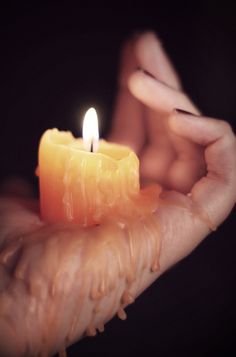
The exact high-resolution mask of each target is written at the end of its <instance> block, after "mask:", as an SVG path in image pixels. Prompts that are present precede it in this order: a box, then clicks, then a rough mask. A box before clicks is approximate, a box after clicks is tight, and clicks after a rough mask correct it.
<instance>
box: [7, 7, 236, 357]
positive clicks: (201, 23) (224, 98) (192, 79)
mask: <svg viewBox="0 0 236 357" xmlns="http://www.w3.org/2000/svg"><path fill="white" fill-rule="evenodd" d="M235 10H236V9H235V7H233V6H229V5H228V4H227V2H224V3H221V4H219V3H218V5H216V3H212V4H210V3H209V2H204V3H201V2H198V3H197V4H195V5H193V3H191V4H190V3H188V2H186V3H185V4H180V3H179V2H178V3H177V2H175V4H174V5H173V4H171V3H170V2H169V3H166V2H165V3H163V2H159V1H156V4H155V7H154V6H153V5H152V6H150V5H149V4H148V3H146V2H145V4H143V6H139V7H138V6H137V4H135V3H132V2H130V3H129V2H128V1H127V4H126V6H121V5H119V6H118V2H116V3H114V5H113V6H112V5H111V4H110V6H109V7H105V6H104V5H102V3H100V4H99V6H98V4H97V5H96V6H94V5H93V4H92V3H88V6H87V7H85V6H82V5H79V3H78V2H77V5H76V6H75V5H73V6H72V5H68V3H66V2H65V3H62V2H45V3H37V2H35V1H34V2H32V1H29V2H25V1H24V2H19V3H13V2H8V3H7V5H5V6H2V8H1V14H0V18H1V23H0V27H1V35H0V51H1V57H0V103H1V105H0V130H1V132H0V155H1V156H0V157H1V159H0V169H1V175H0V178H1V179H5V178H6V177H9V176H12V175H18V176H19V175H20V176H23V177H25V178H27V179H28V180H30V181H31V182H33V183H34V184H35V185H36V184H37V181H36V179H35V178H34V169H35V167H36V164H37V147H38V141H39V138H40V136H41V135H42V133H43V132H44V130H45V129H47V128H51V127H57V128H59V129H66V130H71V131H72V132H73V133H74V134H75V135H78V134H79V133H80V120H81V118H82V114H83V113H84V111H85V110H86V109H87V108H88V107H89V106H91V105H93V106H95V107H96V108H97V110H98V113H99V117H100V118H101V120H102V122H103V130H102V133H103V135H105V134H106V133H107V131H108V129H109V123H110V118H111V116H112V108H113V103H114V98H115V92H116V74H117V69H118V60H119V51H120V48H121V45H122V43H123V41H124V40H125V39H126V38H127V37H128V36H129V35H130V34H132V33H134V32H136V31H142V30H144V29H152V30H154V31H156V32H157V33H158V35H159V36H160V38H161V40H162V42H163V44H164V47H165V48H166V50H167V51H168V53H169V54H170V57H171V58H172V60H173V62H174V64H175V66H176V68H177V70H178V72H179V73H180V76H181V78H182V80H183V85H184V88H185V90H186V91H187V92H188V93H189V94H190V96H191V97H192V99H193V100H194V102H195V103H196V104H197V105H198V106H199V107H200V108H201V110H202V112H203V113H205V114H206V115H209V116H213V117H217V118H223V119H225V120H228V121H229V122H230V123H231V125H232V126H233V127H234V129H235V125H236V123H235V113H236V91H235V83H236V45H235V43H236V25H235V22H236V15H235V14H236V11H235ZM234 230H235V229H234V217H233V214H231V216H230V217H229V218H228V219H227V220H226V222H225V223H224V224H223V225H222V226H221V227H220V228H219V229H218V230H217V232H215V233H213V234H212V235H211V236H210V237H209V238H208V239H206V240H205V241H204V242H203V243H202V244H201V245H200V247H199V248H198V249H197V250H196V251H195V252H194V253H193V254H192V255H191V256H189V257H188V258H187V259H185V260H184V261H183V262H181V263H179V264H178V265H177V266H176V267H174V268H173V269H172V270H170V271H169V272H167V273H166V274H165V275H164V276H162V277H161V278H160V279H158V281H157V282H156V283H155V284H153V285H152V287H150V288H149V289H148V290H147V291H146V292H145V293H144V294H142V296H141V297H139V298H138V299H137V301H136V302H135V304H134V305H132V306H130V307H129V308H128V309H127V312H128V320H127V321H126V322H123V321H120V320H118V319H117V318H115V319H113V320H112V321H111V322H109V323H108V324H107V326H106V329H105V332H104V333H103V334H100V335H99V336H98V337H96V338H86V339H83V340H82V341H80V342H79V343H77V344H75V345H74V346H72V347H70V348H69V349H68V354H69V356H88V355H89V356H90V355H93V356H98V355H99V356H100V355H101V356H118V355H135V354H138V353H140V355H143V356H145V355H146V356H151V355H155V356H160V357H162V356H180V355H181V356H229V355H233V353H236V347H235V344H234V341H233V336H234V335H233V332H234V327H233V326H234V325H235V323H236V319H235V317H236V316H235V315H236V309H235V301H236V299H235V298H236V296H235V295H236V294H235V289H234V285H235V283H236V276H235V275H236V269H235V264H236V263H235V252H236V243H235V237H234Z"/></svg>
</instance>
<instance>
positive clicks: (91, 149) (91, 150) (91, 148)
mask: <svg viewBox="0 0 236 357" xmlns="http://www.w3.org/2000/svg"><path fill="white" fill-rule="evenodd" d="M90 152H93V140H91V147H90Z"/></svg>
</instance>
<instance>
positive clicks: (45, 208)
mask: <svg viewBox="0 0 236 357" xmlns="http://www.w3.org/2000/svg"><path fill="white" fill-rule="evenodd" d="M89 113H90V114H91V121H90V122H89V120H88V121H87V125H88V126H87V127H86V128H84V129H83V133H85V134H84V135H85V136H86V135H87V136H86V137H85V138H84V140H83V139H76V138H74V137H73V135H72V134H71V133H70V132H63V131H62V132H60V131H58V130H57V129H51V130H47V131H46V132H45V133H44V134H43V136H42V138H41V141H40V146H39V166H38V174H39V181H40V206H41V215H42V218H43V219H44V220H45V221H47V222H50V223H55V222H73V223H77V224H80V225H83V226H89V225H93V224H96V223H100V222H101V221H102V219H103V218H104V217H107V215H109V214H111V213H112V214H114V213H116V212H122V210H125V209H126V208H127V205H128V204H129V202H130V200H132V199H135V197H136V196H137V195H138V194H139V160H138V158H137V156H136V155H135V153H134V152H133V151H131V150H130V149H129V148H128V147H125V146H121V145H116V144H111V143H108V142H106V141H104V140H100V141H99V143H98V141H97V140H96V139H98V138H96V134H95V135H94V132H93V131H91V136H90V137H89V134H88V131H89V126H91V129H92V124H93V122H94V111H91V110H90V112H89ZM89 149H90V150H94V151H96V150H97V152H93V151H92V152H90V151H89Z"/></svg>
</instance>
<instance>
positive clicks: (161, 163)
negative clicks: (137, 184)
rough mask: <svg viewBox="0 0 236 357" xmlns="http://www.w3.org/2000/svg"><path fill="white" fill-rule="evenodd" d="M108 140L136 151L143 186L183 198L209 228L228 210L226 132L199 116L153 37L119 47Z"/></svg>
mask: <svg viewBox="0 0 236 357" xmlns="http://www.w3.org/2000/svg"><path fill="white" fill-rule="evenodd" d="M137 68H140V69H141V70H140V69H137ZM176 109H177V110H176ZM178 109H181V110H182V111H181V110H178ZM183 111H185V112H186V113H184V112H183ZM110 139H111V140H113V141H115V142H119V143H123V144H126V145H129V146H130V147H132V148H133V149H134V150H135V151H136V153H137V154H138V155H139V157H140V173H141V178H142V180H143V182H144V183H146V182H150V181H154V182H158V183H160V184H161V185H163V187H164V188H166V189H168V190H176V191H178V192H181V193H185V194H186V193H188V194H189V196H191V199H192V201H193V202H195V203H196V204H198V205H199V208H200V209H202V211H204V212H205V213H206V214H207V215H208V216H209V220H210V221H211V222H212V227H217V226H218V225H219V224H220V223H221V222H222V221H223V220H224V219H225V218H226V217H227V216H228V214H229V212H230V211H231V209H232V207H233V206H234V203H235V198H236V189H235V187H236V142H235V136H234V134H233V132H232V129H231V127H230V125H229V124H228V123H227V122H225V121H222V120H217V119H212V118H206V117H203V116H200V112H199V110H198V109H197V108H196V106H195V105H194V104H193V103H192V101H191V100H190V99H189V97H188V96H187V95H186V94H185V93H184V92H183V91H182V89H181V83H180V80H179V78H178V76H177V74H176V72H175V69H174V68H173V66H172V64H171V62H170V60H169V58H168V57H167V55H166V53H165V52H164V50H163V48H162V46H161V44H160V41H159V40H158V39H157V38H156V36H155V35H154V34H153V33H150V32H147V33H145V34H143V35H142V36H136V37H134V38H132V39H131V40H129V41H128V42H127V43H126V45H125V46H124V50H123V53H122V58H121V70H120V76H119V91H118V95H117V103H116V108H115V113H114V121H113V126H112V130H111V134H110Z"/></svg>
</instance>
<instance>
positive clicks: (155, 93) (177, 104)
mask: <svg viewBox="0 0 236 357" xmlns="http://www.w3.org/2000/svg"><path fill="white" fill-rule="evenodd" d="M128 86H129V89H130V91H131V93H132V94H133V95H134V97H136V98H137V99H138V100H140V101H141V102H142V103H143V104H145V105H147V106H148V107H150V108H152V109H153V110H155V111H160V112H164V113H170V112H171V111H172V110H173V109H174V108H182V109H184V110H187V111H190V112H191V113H194V114H198V113H199V111H198V109H197V108H196V107H195V105H194V104H193V103H192V102H191V100H190V99H189V98H188V97H187V95H186V94H185V93H183V92H181V91H177V90H175V89H173V88H171V87H169V86H167V85H166V84H164V83H162V82H160V81H158V80H156V79H153V78H151V77H150V76H148V75H147V74H145V73H143V71H140V70H138V71H136V72H134V73H133V74H131V76H130V77H129V80H128Z"/></svg>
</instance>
